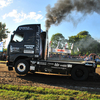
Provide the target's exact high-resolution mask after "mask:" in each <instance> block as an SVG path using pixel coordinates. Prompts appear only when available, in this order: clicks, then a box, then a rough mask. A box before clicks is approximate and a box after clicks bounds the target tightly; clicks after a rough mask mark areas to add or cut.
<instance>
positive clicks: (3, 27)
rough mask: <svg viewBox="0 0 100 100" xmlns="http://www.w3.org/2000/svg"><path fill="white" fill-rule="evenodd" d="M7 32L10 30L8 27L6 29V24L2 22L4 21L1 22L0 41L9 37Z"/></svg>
mask: <svg viewBox="0 0 100 100" xmlns="http://www.w3.org/2000/svg"><path fill="white" fill-rule="evenodd" d="M7 33H10V32H9V31H8V29H6V24H5V23H4V24H2V22H0V41H2V40H3V39H6V38H7V36H8V35H7Z"/></svg>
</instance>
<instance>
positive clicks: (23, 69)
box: [15, 60, 29, 74]
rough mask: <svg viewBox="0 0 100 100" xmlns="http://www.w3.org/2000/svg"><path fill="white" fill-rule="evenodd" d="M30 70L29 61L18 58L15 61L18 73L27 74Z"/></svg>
mask: <svg viewBox="0 0 100 100" xmlns="http://www.w3.org/2000/svg"><path fill="white" fill-rule="evenodd" d="M28 70H29V63H28V62H27V61H25V60H18V61H17V62H16V63H15V71H16V72H17V73H18V74H27V73H28Z"/></svg>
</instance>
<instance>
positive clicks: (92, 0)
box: [46, 0, 100, 30]
mask: <svg viewBox="0 0 100 100" xmlns="http://www.w3.org/2000/svg"><path fill="white" fill-rule="evenodd" d="M46 10H47V14H46V18H47V20H46V28H47V30H48V29H49V28H50V26H51V25H52V24H55V25H58V24H60V23H61V22H62V20H65V19H66V20H67V21H70V20H71V21H74V16H71V13H72V11H77V12H80V13H82V14H83V16H86V15H87V14H90V13H93V12H96V13H98V14H100V0H58V1H57V3H55V6H54V7H52V8H51V6H50V5H48V6H47V7H46ZM67 18H68V19H67Z"/></svg>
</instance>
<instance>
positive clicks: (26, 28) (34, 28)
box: [16, 24, 41, 31]
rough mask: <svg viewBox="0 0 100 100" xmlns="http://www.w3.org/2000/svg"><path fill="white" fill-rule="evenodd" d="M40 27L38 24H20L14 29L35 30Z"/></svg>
mask: <svg viewBox="0 0 100 100" xmlns="http://www.w3.org/2000/svg"><path fill="white" fill-rule="evenodd" d="M37 27H38V28H39V29H41V25H40V24H26V25H20V26H18V28H17V29H16V31H34V30H36V28H37Z"/></svg>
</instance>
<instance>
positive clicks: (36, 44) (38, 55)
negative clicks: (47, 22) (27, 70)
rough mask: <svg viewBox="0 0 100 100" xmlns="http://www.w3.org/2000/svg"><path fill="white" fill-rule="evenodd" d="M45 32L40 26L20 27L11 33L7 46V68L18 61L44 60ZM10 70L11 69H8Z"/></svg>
mask: <svg viewBox="0 0 100 100" xmlns="http://www.w3.org/2000/svg"><path fill="white" fill-rule="evenodd" d="M46 40H47V39H46V32H43V31H42V30H41V25H40V24H30V25H21V26H19V27H18V28H17V29H16V31H14V32H13V35H12V36H11V40H10V42H9V45H8V49H7V50H8V51H7V55H8V58H7V59H8V63H7V65H8V66H14V65H15V62H16V61H17V60H19V59H26V60H27V62H29V61H30V60H31V59H35V60H36V59H46V56H47V54H45V50H46V49H47V46H46V45H47V43H46V42H47V41H46ZM8 68H11V67H8Z"/></svg>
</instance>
